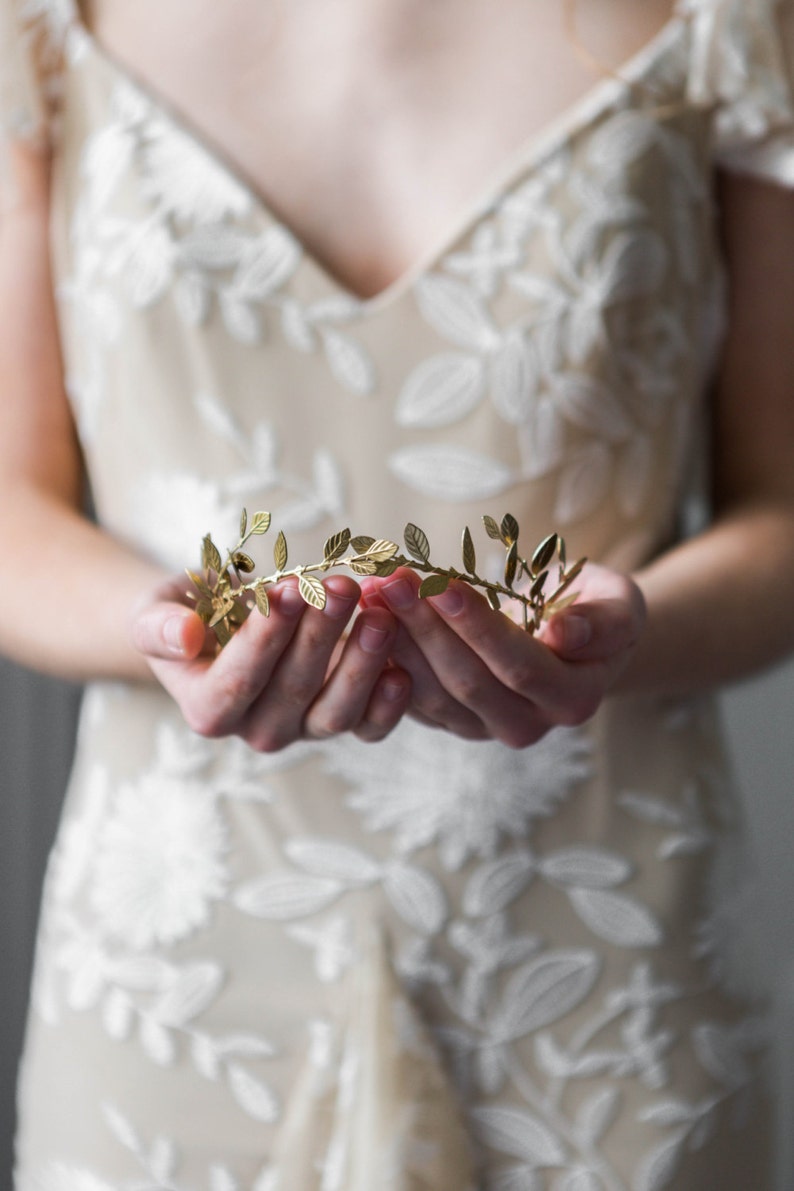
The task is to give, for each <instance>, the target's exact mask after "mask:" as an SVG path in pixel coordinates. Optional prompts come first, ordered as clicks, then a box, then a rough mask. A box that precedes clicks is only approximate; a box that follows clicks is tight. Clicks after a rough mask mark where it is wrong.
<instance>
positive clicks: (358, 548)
mask: <svg viewBox="0 0 794 1191" xmlns="http://www.w3.org/2000/svg"><path fill="white" fill-rule="evenodd" d="M374 541H375V539H374V538H370V537H368V535H367V534H360V535H359V537H357V538H351V539H350V545H351V546H352V547H353V549H354V550H355V552H356V554H366V552H367V550H369V548H370V546H371V545H372V544H373V542H374Z"/></svg>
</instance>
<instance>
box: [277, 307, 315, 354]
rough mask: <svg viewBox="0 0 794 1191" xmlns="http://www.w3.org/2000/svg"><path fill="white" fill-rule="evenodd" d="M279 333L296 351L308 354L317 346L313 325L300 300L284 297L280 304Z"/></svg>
mask: <svg viewBox="0 0 794 1191" xmlns="http://www.w3.org/2000/svg"><path fill="white" fill-rule="evenodd" d="M281 333H282V335H283V336H284V338H285V339H286V341H287V343H288V344H289V345H290V347H293V348H294V349H295V350H296V351H299V352H305V353H306V354H308V353H309V352H313V351H315V350H316V348H317V335H316V333H315V330H314V327H313V326H312V324H311V322H310V321H309V319H308V318H307V317H306V314H305V312H304V309H303V307H302V306H301V304H300V302H296V301H295V300H294V299H292V298H285V299H284V301H283V304H282V306H281Z"/></svg>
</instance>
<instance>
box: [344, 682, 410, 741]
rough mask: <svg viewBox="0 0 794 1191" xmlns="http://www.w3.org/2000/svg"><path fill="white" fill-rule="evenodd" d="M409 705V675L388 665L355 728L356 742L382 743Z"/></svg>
mask: <svg viewBox="0 0 794 1191" xmlns="http://www.w3.org/2000/svg"><path fill="white" fill-rule="evenodd" d="M410 702H411V676H410V675H409V674H407V673H406V672H405V671H404V670H400V669H398V668H397V667H396V666H389V667H387V669H385V670H383V671H382V672H381V674H380V676H379V677H378V680H377V682H376V683H375V686H374V687H373V690H372V695H371V697H370V701H369V703H368V704H367V707H366V710H365V712H364V715H363V716H362V718H361V720H360V721H359V723H358V725H357V726H356V728H355V729H354V733H355V735H356V736H357V737H358V738H359V740H365V741H367V742H369V743H373V742H375V741H378V740H383V739H384V738H385V737H386V736H388V735H389V733H390V732H391V731H392V730H393V729H394V728H396V727H397V724H398V723H399V722H400V720H401V719H402V717H403V716H404V715H405V714H406V712H407V711H408V708H409V706H410Z"/></svg>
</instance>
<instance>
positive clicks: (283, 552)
mask: <svg viewBox="0 0 794 1191" xmlns="http://www.w3.org/2000/svg"><path fill="white" fill-rule="evenodd" d="M273 559H274V561H275V564H276V570H277V571H283V570H284V568H285V567H286V565H287V539H286V538H285V537H284V530H283V529H280V530H279V531H278V537H277V538H276V544H275V546H274V547H273Z"/></svg>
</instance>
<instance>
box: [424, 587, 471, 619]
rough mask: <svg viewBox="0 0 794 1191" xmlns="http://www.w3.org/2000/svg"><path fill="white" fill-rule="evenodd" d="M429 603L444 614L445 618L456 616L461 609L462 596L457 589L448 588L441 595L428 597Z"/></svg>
mask: <svg viewBox="0 0 794 1191" xmlns="http://www.w3.org/2000/svg"><path fill="white" fill-rule="evenodd" d="M429 598H430V603H431V604H432V605H433V606H434V607H435V608H439V609H440V610H441V611H442V612H446V614H447V616H457V614H458V613H459V612H460V610H461V608H462V607H463V596H462V594H461V591H460V588H459V587H448V588H447V590H446V591H442V592H441V595H436V596H430V597H429Z"/></svg>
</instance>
